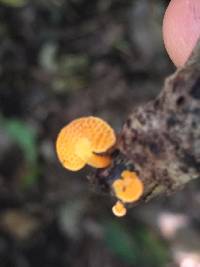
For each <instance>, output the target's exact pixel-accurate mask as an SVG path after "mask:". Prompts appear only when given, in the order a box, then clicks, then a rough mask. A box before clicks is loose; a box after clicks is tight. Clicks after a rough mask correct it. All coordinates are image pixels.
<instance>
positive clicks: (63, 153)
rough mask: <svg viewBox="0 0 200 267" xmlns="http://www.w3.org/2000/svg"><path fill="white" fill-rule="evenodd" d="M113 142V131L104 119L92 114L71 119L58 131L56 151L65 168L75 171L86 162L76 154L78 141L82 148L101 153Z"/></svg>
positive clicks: (114, 138) (114, 140)
mask: <svg viewBox="0 0 200 267" xmlns="http://www.w3.org/2000/svg"><path fill="white" fill-rule="evenodd" d="M115 142H116V136H115V133H114V131H113V129H112V128H111V127H110V126H109V125H108V124H107V123H106V122H105V121H103V120H102V119H100V118H96V117H93V116H89V117H82V118H79V119H75V120H73V121H72V122H71V123H69V124H68V125H66V126H65V127H64V128H63V129H62V130H61V131H60V133H59V135H58V138H57V141H56V151H57V155H58V158H59V160H60V162H61V163H62V165H63V166H64V167H65V168H67V169H69V170H72V171H77V170H80V169H81V168H83V167H84V166H85V164H86V163H87V161H86V160H84V159H83V158H82V157H80V156H78V155H77V149H78V145H79V143H80V144H81V145H80V147H82V149H83V148H84V149H86V147H89V149H90V150H91V152H94V153H102V152H106V151H107V150H108V149H109V148H110V147H112V146H113V145H114V144H115ZM80 149H81V148H80ZM80 154H84V152H83V153H80ZM86 154H87V153H86Z"/></svg>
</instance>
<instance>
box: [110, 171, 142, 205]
mask: <svg viewBox="0 0 200 267" xmlns="http://www.w3.org/2000/svg"><path fill="white" fill-rule="evenodd" d="M112 187H113V190H114V192H115V195H116V197H117V198H118V199H120V200H121V201H122V202H124V203H131V202H134V201H137V200H138V199H139V198H140V197H141V195H142V193H143V190H144V188H143V183H142V181H141V180H140V179H139V178H138V176H137V174H136V173H135V172H131V171H128V170H126V171H123V172H122V174H121V178H120V179H117V180H115V181H114V183H113V185H112Z"/></svg>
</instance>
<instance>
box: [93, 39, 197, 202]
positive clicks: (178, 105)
mask: <svg viewBox="0 0 200 267" xmlns="http://www.w3.org/2000/svg"><path fill="white" fill-rule="evenodd" d="M113 158H114V160H113V164H112V166H111V167H109V168H107V169H106V170H103V171H98V172H97V173H96V174H95V175H94V176H93V179H92V180H93V181H95V183H96V184H98V186H100V187H101V188H102V189H103V190H104V191H108V192H111V191H112V190H111V185H112V183H113V180H115V179H116V178H119V175H120V172H121V171H122V170H124V169H130V170H134V171H136V172H137V173H138V175H139V177H140V178H141V179H142V181H143V183H144V185H145V193H144V196H143V200H148V199H150V198H153V197H154V196H156V195H158V194H161V193H167V194H168V193H171V192H173V191H175V190H177V189H178V188H180V187H182V186H183V185H184V184H186V183H188V182H189V181H191V180H193V179H195V178H198V177H200V40H199V41H198V44H197V46H196V48H195V49H194V51H193V53H192V55H191V57H190V59H189V60H188V62H187V63H186V64H185V66H184V67H183V68H181V69H179V70H177V71H176V72H175V73H174V74H173V75H172V76H171V77H169V78H167V79H166V81H165V85H164V88H163V90H162V91H161V94H160V95H159V96H158V98H157V99H155V100H154V101H152V102H150V103H147V104H146V105H145V106H141V107H139V108H137V109H135V110H134V111H133V112H132V113H131V114H130V116H129V118H128V119H127V121H126V122H125V124H124V126H123V129H122V131H121V134H120V137H119V142H118V145H117V151H115V152H114V154H113Z"/></svg>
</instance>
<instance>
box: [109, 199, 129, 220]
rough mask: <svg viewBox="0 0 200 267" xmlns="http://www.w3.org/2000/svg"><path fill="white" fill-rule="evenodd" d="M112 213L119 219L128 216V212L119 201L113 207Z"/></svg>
mask: <svg viewBox="0 0 200 267" xmlns="http://www.w3.org/2000/svg"><path fill="white" fill-rule="evenodd" d="M112 212H113V214H115V216H117V217H123V216H125V215H126V212H127V210H126V208H125V207H124V204H123V203H122V202H121V201H117V202H116V204H115V205H114V206H113V207H112Z"/></svg>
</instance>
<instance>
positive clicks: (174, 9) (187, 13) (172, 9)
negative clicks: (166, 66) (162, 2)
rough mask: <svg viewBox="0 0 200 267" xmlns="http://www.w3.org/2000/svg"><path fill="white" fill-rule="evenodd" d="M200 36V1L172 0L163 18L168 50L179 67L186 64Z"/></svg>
mask: <svg viewBox="0 0 200 267" xmlns="http://www.w3.org/2000/svg"><path fill="white" fill-rule="evenodd" d="M199 36H200V1H196V0H172V1H171V2H170V4H169V6H168V8H167V10H166V13H165V16H164V20H163V38H164V44H165V47H166V50H167V52H168V54H169V56H170V58H171V60H172V61H173V62H174V64H175V65H176V66H177V67H180V66H182V65H184V63H185V62H186V60H187V59H188V57H189V55H190V54H191V52H192V49H193V48H194V46H195V44H196V42H197V40H198V38H199Z"/></svg>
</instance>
